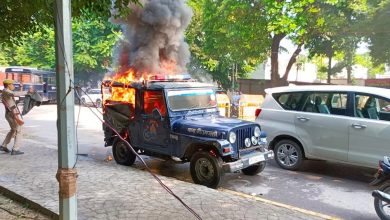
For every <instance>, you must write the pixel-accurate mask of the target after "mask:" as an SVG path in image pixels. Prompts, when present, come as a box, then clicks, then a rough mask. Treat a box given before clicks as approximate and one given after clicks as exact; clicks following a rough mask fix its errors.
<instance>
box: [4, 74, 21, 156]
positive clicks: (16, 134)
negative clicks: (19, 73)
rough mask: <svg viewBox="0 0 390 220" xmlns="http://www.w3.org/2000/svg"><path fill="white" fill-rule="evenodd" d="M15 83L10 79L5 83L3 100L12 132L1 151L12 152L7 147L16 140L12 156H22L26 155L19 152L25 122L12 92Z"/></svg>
mask: <svg viewBox="0 0 390 220" xmlns="http://www.w3.org/2000/svg"><path fill="white" fill-rule="evenodd" d="M13 83H14V82H13V81H12V80H10V79H5V80H4V81H3V85H4V90H3V92H2V97H1V99H2V102H3V104H4V107H5V119H6V120H7V121H8V124H9V126H10V127H11V130H10V131H9V132H8V134H7V136H6V137H5V139H4V141H3V144H2V145H1V146H0V151H4V152H6V153H9V152H10V150H9V149H8V148H7V145H8V144H9V143H10V142H11V139H12V138H14V146H13V148H12V151H11V155H20V154H24V152H22V151H20V150H19V142H20V138H21V131H22V125H23V124H24V122H23V120H22V119H20V117H21V116H20V111H19V109H18V107H17V105H16V102H15V99H14V93H13V92H12V91H13V90H14V89H15V87H14V84H13Z"/></svg>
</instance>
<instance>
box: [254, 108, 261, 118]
mask: <svg viewBox="0 0 390 220" xmlns="http://www.w3.org/2000/svg"><path fill="white" fill-rule="evenodd" d="M260 113H261V108H258V109H256V111H255V116H256V118H257V117H259V115H260Z"/></svg>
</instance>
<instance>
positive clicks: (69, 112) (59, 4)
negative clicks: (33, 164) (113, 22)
mask: <svg viewBox="0 0 390 220" xmlns="http://www.w3.org/2000/svg"><path fill="white" fill-rule="evenodd" d="M54 11H55V13H54V14H55V21H56V22H55V33H56V83H57V134H58V170H57V175H56V178H57V180H58V182H59V201H60V202H59V208H60V219H61V220H68V219H69V220H70V219H71V220H75V219H77V197H76V177H77V172H76V169H74V165H75V162H76V156H75V155H76V148H75V146H76V141H75V123H74V92H73V90H71V89H70V88H71V87H72V82H73V59H72V56H73V51H72V28H71V27H72V24H71V7H70V0H56V4H55V8H54Z"/></svg>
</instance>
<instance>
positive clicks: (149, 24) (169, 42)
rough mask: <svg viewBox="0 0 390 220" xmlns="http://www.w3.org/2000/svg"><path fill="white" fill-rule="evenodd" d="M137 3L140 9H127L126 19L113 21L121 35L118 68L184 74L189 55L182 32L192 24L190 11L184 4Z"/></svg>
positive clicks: (164, 0) (181, 0)
mask: <svg viewBox="0 0 390 220" xmlns="http://www.w3.org/2000/svg"><path fill="white" fill-rule="evenodd" d="M140 2H141V4H142V5H143V6H138V5H135V4H130V5H129V6H128V7H129V8H130V9H131V10H132V13H131V14H130V15H129V16H128V17H127V18H125V19H123V18H122V19H114V18H113V19H112V21H113V22H114V23H117V24H120V25H121V26H122V29H123V34H124V39H123V40H122V42H120V43H119V45H118V47H119V50H117V52H119V54H118V55H119V56H118V62H119V65H120V66H121V68H125V67H126V66H127V67H132V68H135V69H136V71H137V74H144V73H159V74H175V73H182V72H185V71H186V64H187V63H188V62H189V59H190V52H189V48H188V44H187V43H186V42H185V41H184V31H185V29H186V28H187V26H188V24H189V23H190V21H191V17H192V10H191V8H190V7H189V6H188V5H187V4H186V3H185V0H141V1H140ZM113 14H115V12H113ZM139 76H140V75H139Z"/></svg>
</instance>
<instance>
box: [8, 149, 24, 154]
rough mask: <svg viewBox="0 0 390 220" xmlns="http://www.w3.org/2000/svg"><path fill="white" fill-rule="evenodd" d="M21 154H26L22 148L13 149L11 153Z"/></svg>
mask: <svg viewBox="0 0 390 220" xmlns="http://www.w3.org/2000/svg"><path fill="white" fill-rule="evenodd" d="M20 154H24V152H22V151H20V150H12V152H11V155H20Z"/></svg>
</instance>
